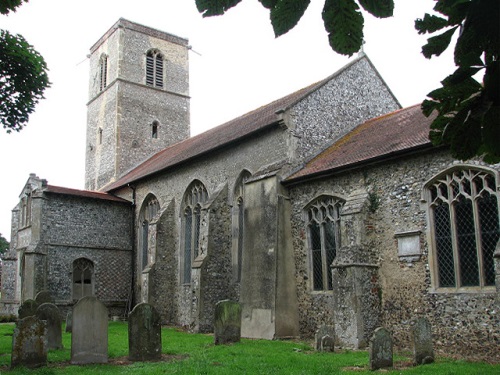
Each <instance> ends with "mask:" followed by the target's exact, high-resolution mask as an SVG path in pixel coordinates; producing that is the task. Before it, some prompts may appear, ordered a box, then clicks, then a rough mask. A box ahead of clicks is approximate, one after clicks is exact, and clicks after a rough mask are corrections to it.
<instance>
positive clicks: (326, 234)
mask: <svg viewBox="0 0 500 375" xmlns="http://www.w3.org/2000/svg"><path fill="white" fill-rule="evenodd" d="M341 207H342V202H341V201H340V200H337V199H335V198H333V197H322V198H319V199H317V200H316V201H315V202H314V203H312V204H310V205H309V206H308V209H307V220H308V223H307V230H308V240H309V249H310V263H311V265H310V270H311V275H312V288H313V290H317V291H320V290H332V289H333V286H332V273H331V270H330V266H331V264H332V262H333V260H334V259H335V257H336V255H337V250H338V249H339V247H340V210H341Z"/></svg>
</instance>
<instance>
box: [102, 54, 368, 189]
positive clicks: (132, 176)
mask: <svg viewBox="0 0 500 375" xmlns="http://www.w3.org/2000/svg"><path fill="white" fill-rule="evenodd" d="M363 58H367V57H363ZM359 60H361V58H358V59H356V60H354V61H353V62H351V63H350V64H348V65H346V66H345V67H343V68H342V69H341V70H339V71H338V72H336V73H335V74H333V75H331V76H329V77H327V78H325V79H323V80H321V81H319V82H316V83H314V84H312V85H310V86H308V87H305V88H303V89H301V90H299V91H296V92H294V93H292V94H290V95H287V96H285V97H283V98H281V99H278V100H275V101H274V102H272V103H269V104H267V105H265V106H262V107H260V108H257V109H256V110H254V111H252V112H249V113H247V114H245V115H243V116H240V117H237V118H235V119H233V120H231V121H228V122H226V123H224V124H222V125H219V126H217V127H215V128H213V129H210V130H208V131H206V132H204V133H201V134H198V135H197V136H194V137H191V138H188V139H186V140H184V141H181V142H179V143H176V144H174V145H172V146H169V147H167V148H166V149H164V150H162V151H160V152H159V153H157V154H155V155H153V156H152V157H151V158H149V159H148V160H146V161H145V162H144V163H142V164H140V165H139V166H137V167H136V168H134V169H132V170H131V171H130V172H128V173H126V174H125V175H124V176H122V177H120V178H119V179H118V180H117V181H115V182H112V183H111V184H109V185H107V186H105V187H104V191H108V192H109V191H112V190H115V189H118V188H120V187H122V186H125V185H127V184H129V183H131V182H134V181H137V180H139V179H141V178H144V177H147V176H150V175H152V174H155V173H157V172H160V171H163V170H165V169H167V168H170V167H173V166H176V165H179V164H181V163H184V162H187V161H189V160H191V159H193V158H195V157H200V156H202V155H204V154H205V153H208V152H212V151H215V150H217V149H219V148H222V147H224V146H227V145H229V144H230V143H232V142H235V141H238V140H241V139H243V138H245V137H247V136H249V135H251V134H254V133H256V132H258V131H261V130H263V129H265V128H268V127H270V126H273V125H277V124H278V123H279V121H280V117H279V115H278V114H277V112H278V111H281V110H286V109H288V108H289V107H291V106H292V105H294V104H295V103H297V102H298V101H299V100H301V99H303V98H305V97H306V96H307V95H309V94H310V93H312V92H313V91H315V90H317V89H318V88H320V87H321V86H323V85H324V84H326V83H327V82H328V81H329V80H331V79H332V78H334V77H335V76H337V75H339V74H340V73H341V72H343V71H345V70H346V69H348V68H349V67H350V66H352V65H353V64H355V63H356V62H358V61H359Z"/></svg>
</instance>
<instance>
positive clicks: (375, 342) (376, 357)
mask: <svg viewBox="0 0 500 375" xmlns="http://www.w3.org/2000/svg"><path fill="white" fill-rule="evenodd" d="M392 353H393V350H392V336H391V333H390V332H389V331H388V330H387V329H385V328H383V327H379V328H377V329H376V330H375V331H374V332H373V336H372V337H371V339H370V370H378V369H379V368H387V367H392V365H393V359H392Z"/></svg>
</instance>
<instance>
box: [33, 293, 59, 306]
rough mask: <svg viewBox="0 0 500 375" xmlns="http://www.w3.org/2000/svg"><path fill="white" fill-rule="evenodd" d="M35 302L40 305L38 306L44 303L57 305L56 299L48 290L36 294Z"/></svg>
mask: <svg viewBox="0 0 500 375" xmlns="http://www.w3.org/2000/svg"><path fill="white" fill-rule="evenodd" d="M35 302H36V303H38V305H41V304H42V303H56V301H55V300H54V298H53V297H52V296H51V295H50V293H49V292H48V291H46V290H42V291H41V292H38V293H37V294H36V296H35Z"/></svg>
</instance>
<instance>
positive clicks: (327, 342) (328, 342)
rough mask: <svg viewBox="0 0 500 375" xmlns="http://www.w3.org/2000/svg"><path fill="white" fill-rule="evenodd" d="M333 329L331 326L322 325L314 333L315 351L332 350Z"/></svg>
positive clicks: (333, 345) (333, 346)
mask: <svg viewBox="0 0 500 375" xmlns="http://www.w3.org/2000/svg"><path fill="white" fill-rule="evenodd" d="M334 338H335V329H334V327H332V326H328V325H322V326H320V327H319V328H318V330H317V331H316V334H315V335H314V343H315V347H316V350H317V351H320V352H333V351H334V348H335V344H334Z"/></svg>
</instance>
